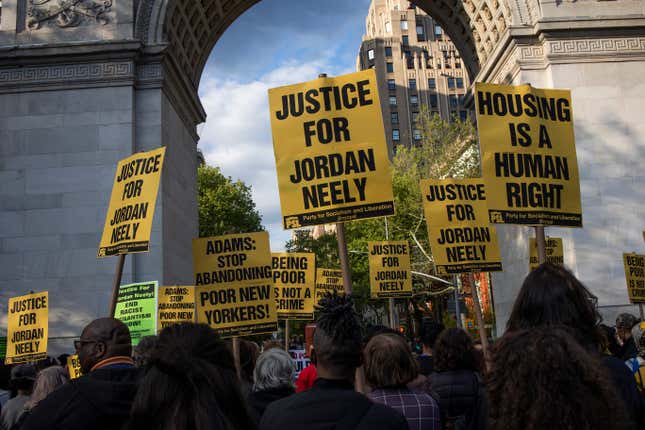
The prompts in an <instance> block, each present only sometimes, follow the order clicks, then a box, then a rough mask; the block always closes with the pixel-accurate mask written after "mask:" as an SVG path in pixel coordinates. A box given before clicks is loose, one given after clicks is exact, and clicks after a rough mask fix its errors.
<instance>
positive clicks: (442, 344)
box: [433, 328, 479, 372]
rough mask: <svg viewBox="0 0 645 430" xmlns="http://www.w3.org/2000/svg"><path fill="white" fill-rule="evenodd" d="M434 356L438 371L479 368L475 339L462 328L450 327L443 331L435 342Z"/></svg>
mask: <svg viewBox="0 0 645 430" xmlns="http://www.w3.org/2000/svg"><path fill="white" fill-rule="evenodd" d="M433 358H434V362H433V365H434V368H435V370H436V371H437V372H447V371H453V370H471V371H473V372H477V371H478V370H479V360H478V357H477V352H476V351H475V346H474V345H473V340H472V339H471V338H470V336H468V333H466V332H465V331H463V330H462V329H460V328H448V329H445V330H444V331H442V332H441V334H440V335H439V337H438V338H437V341H436V342H435V344H434V350H433Z"/></svg>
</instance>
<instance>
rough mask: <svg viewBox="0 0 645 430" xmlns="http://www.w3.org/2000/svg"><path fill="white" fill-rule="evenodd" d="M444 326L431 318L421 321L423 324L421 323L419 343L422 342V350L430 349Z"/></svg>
mask: <svg viewBox="0 0 645 430" xmlns="http://www.w3.org/2000/svg"><path fill="white" fill-rule="evenodd" d="M445 328H446V327H445V326H444V325H443V324H442V323H440V322H436V321H434V320H431V319H427V320H424V321H423V324H421V343H422V344H423V351H424V352H430V351H432V348H434V343H435V342H436V341H437V338H438V337H439V335H440V334H441V332H442V331H443V330H444V329H445Z"/></svg>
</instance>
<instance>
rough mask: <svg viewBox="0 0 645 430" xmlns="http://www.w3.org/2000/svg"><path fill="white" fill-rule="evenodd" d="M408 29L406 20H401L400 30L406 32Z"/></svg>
mask: <svg viewBox="0 0 645 430" xmlns="http://www.w3.org/2000/svg"><path fill="white" fill-rule="evenodd" d="M407 29H408V22H407V21H406V20H404V19H403V20H401V30H407Z"/></svg>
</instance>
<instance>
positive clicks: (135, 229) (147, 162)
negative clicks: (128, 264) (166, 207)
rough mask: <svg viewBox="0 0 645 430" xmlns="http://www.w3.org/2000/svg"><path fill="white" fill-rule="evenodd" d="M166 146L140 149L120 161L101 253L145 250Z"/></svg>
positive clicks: (100, 246) (101, 244)
mask: <svg viewBox="0 0 645 430" xmlns="http://www.w3.org/2000/svg"><path fill="white" fill-rule="evenodd" d="M165 154H166V148H165V147H162V148H158V149H155V150H153V151H149V152H140V153H137V154H134V155H133V156H131V157H128V158H126V159H124V160H121V161H119V164H118V165H117V169H116V174H115V175H114V185H112V196H111V197H110V205H109V206H108V211H107V216H106V217H105V227H103V235H102V236H101V243H100V245H99V253H98V256H99V257H107V256H110V255H118V254H129V253H132V252H145V251H148V249H149V248H150V231H151V230H152V219H153V218H154V213H155V204H156V202H157V190H158V189H159V180H160V179H161V169H162V167H163V160H164V156H165Z"/></svg>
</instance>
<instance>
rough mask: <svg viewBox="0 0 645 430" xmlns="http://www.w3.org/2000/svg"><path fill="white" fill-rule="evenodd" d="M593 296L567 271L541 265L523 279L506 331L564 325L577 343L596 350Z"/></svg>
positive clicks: (599, 340)
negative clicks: (570, 331)
mask: <svg viewBox="0 0 645 430" xmlns="http://www.w3.org/2000/svg"><path fill="white" fill-rule="evenodd" d="M596 304H597V299H596V297H595V296H594V295H593V294H591V293H590V292H589V290H587V288H585V286H584V285H582V283H580V281H578V279H576V277H575V276H573V274H572V273H571V272H569V271H568V270H567V269H565V268H563V267H560V266H555V265H553V264H549V263H544V264H541V265H540V266H538V268H537V269H535V270H533V271H532V272H531V273H529V275H528V276H527V277H526V279H525V280H524V283H523V284H522V288H521V289H520V292H519V294H518V295H517V298H516V299H515V304H514V305H513V310H512V311H511V316H510V318H509V320H508V323H507V324H506V328H507V330H508V331H516V330H522V329H530V328H536V327H549V326H556V325H564V326H566V327H569V328H571V329H572V330H573V333H574V335H575V337H576V339H577V340H578V342H580V343H581V344H583V345H585V346H586V347H587V348H589V349H600V348H601V345H602V339H603V335H602V332H601V331H600V329H599V327H598V326H599V324H600V323H601V322H602V318H601V317H600V314H599V313H598V310H597V307H596Z"/></svg>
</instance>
